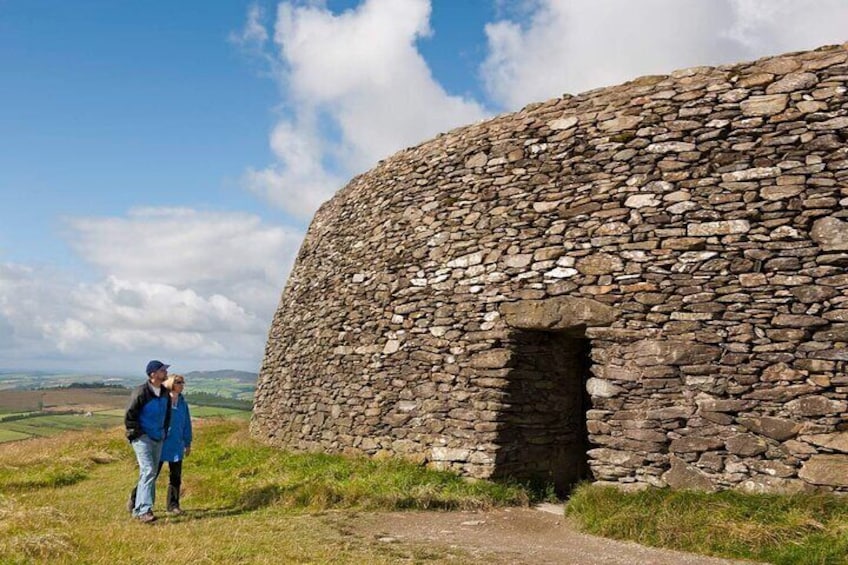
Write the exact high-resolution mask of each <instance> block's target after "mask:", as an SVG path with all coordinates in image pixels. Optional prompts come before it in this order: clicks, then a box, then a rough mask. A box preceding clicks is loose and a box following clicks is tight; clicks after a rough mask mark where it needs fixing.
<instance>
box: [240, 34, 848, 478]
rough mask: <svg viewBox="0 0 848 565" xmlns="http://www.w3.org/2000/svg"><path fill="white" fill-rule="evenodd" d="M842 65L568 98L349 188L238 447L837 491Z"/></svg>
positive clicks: (799, 61)
mask: <svg viewBox="0 0 848 565" xmlns="http://www.w3.org/2000/svg"><path fill="white" fill-rule="evenodd" d="M846 60H848V44H844V45H841V46H830V47H823V48H820V49H817V50H814V51H809V52H801V53H790V54H786V55H781V56H777V57H771V58H764V59H760V60H758V61H754V62H750V63H744V64H737V65H728V66H722V67H697V68H690V69H684V70H680V71H676V72H673V73H671V74H670V75H668V76H647V77H641V78H638V79H636V80H633V81H631V82H628V83H626V84H623V85H619V86H615V87H610V88H602V89H597V90H593V91H590V92H585V93H583V94H580V95H578V96H570V95H565V96H563V97H561V98H557V99H554V100H549V101H547V102H543V103H538V104H531V105H529V106H527V107H525V108H524V109H522V110H521V111H518V112H515V113H512V114H508V115H502V116H498V117H495V118H493V119H490V120H488V121H485V122H481V123H476V124H472V125H469V126H467V127H462V128H458V129H455V130H452V131H450V132H448V133H445V134H442V135H440V136H438V137H436V138H435V139H433V140H430V141H427V142H425V143H422V144H420V145H418V146H416V147H413V148H409V149H406V150H404V151H401V152H399V153H397V154H396V155H394V156H392V157H390V158H388V159H386V160H384V161H381V162H380V163H379V164H378V166H376V167H375V168H374V169H373V170H371V171H369V172H367V173H365V174H362V175H360V176H358V177H356V178H354V179H353V180H352V181H351V182H350V183H349V184H348V185H347V186H346V187H344V188H343V189H342V190H340V191H339V192H338V193H337V194H336V195H335V197H333V198H332V199H331V200H330V201H328V202H326V203H325V204H324V205H323V206H322V207H321V208H320V210H319V211H318V212H317V213H316V215H315V217H314V219H313V221H312V224H311V226H310V228H309V230H308V233H307V235H306V238H305V240H304V242H303V245H302V248H301V250H300V253H299V255H298V257H297V261H296V263H295V265H294V268H293V270H292V273H291V275H290V277H289V279H288V282H287V284H286V288H285V290H284V292H283V295H282V298H281V301H280V304H279V308H278V310H277V312H276V315H275V317H274V321H273V324H272V326H271V330H270V333H269V337H268V342H267V346H266V352H265V359H264V362H263V366H262V369H261V372H260V377H259V382H258V386H257V391H256V397H255V411H254V416H253V420H252V422H251V432H252V434H253V435H254V436H255V437H257V438H259V439H261V440H262V441H265V442H267V443H270V444H272V445H275V446H279V447H283V448H287V449H295V450H320V451H328V452H350V453H365V454H369V455H374V456H387V455H391V456H401V457H405V458H409V459H413V460H416V461H419V462H421V463H426V464H427V465H429V466H431V467H435V468H445V469H453V470H456V471H459V472H460V473H462V474H464V475H467V476H471V477H480V478H497V477H507V476H511V477H516V478H519V479H536V480H541V481H547V482H551V483H553V484H554V485H555V486H556V488H557V490H558V491H560V492H565V491H567V490H568V488H569V487H570V486H571V485H572V484H574V483H575V482H576V481H579V480H586V479H588V480H592V481H595V482H600V483H605V484H614V485H617V486H619V487H620V488H625V489H633V488H644V487H646V486H649V485H650V486H658V487H662V486H670V487H673V488H696V489H703V490H719V489H731V488H733V489H742V490H746V491H749V492H800V491H807V490H815V489H821V490H829V491H841V492H848V371H846V367H848V347H846V346H847V345H848V272H846V267H848V146H847V145H846V140H848V63H847V62H846ZM399 103H401V102H400V101H399Z"/></svg>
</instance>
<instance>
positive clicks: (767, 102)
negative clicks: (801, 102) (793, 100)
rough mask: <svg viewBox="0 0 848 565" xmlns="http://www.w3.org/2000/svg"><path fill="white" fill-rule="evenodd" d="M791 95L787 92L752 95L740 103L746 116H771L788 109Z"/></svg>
mask: <svg viewBox="0 0 848 565" xmlns="http://www.w3.org/2000/svg"><path fill="white" fill-rule="evenodd" d="M788 103H789V97H788V96H786V95H785V94H766V95H763V96H751V97H750V98H748V99H747V100H745V101H744V102H741V103H740V104H739V107H740V108H741V109H742V113H743V114H745V115H746V116H771V115H774V114H778V113H780V112H782V111H783V110H785V109H786V105H787V104H788Z"/></svg>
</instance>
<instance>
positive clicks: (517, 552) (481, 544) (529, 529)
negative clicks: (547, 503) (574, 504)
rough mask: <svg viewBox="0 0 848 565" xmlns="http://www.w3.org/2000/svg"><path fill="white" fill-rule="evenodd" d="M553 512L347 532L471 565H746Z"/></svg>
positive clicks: (368, 517)
mask: <svg viewBox="0 0 848 565" xmlns="http://www.w3.org/2000/svg"><path fill="white" fill-rule="evenodd" d="M557 508H559V509H561V507H554V508H550V507H549V508H547V510H548V511H543V510H540V509H532V508H508V509H499V510H492V511H485V512H482V511H481V512H392V513H381V514H361V515H358V516H357V517H356V519H354V520H351V521H350V522H348V523H347V529H348V530H349V532H350V533H353V534H355V535H358V536H362V537H363V538H365V539H368V540H375V541H379V542H382V543H386V544H403V545H407V544H413V545H416V544H425V545H426V546H427V547H429V548H430V549H432V550H434V551H438V550H440V549H443V550H447V552H448V553H449V554H450V553H452V552H455V551H456V550H459V551H462V552H464V553H465V554H466V555H467V556H468V557H470V558H472V559H473V560H474V561H475V562H480V563H483V562H485V563H492V564H495V563H498V564H506V563H509V564H525V563H526V564H534V565H537V564H548V563H550V564H554V563H555V564H557V565H566V564H579V565H596V564H597V565H601V564H603V565H619V564H620V565H640V564H650V565H728V564H739V563H748V564H750V563H751V562H747V561H732V560H726V559H717V558H712V557H703V556H699V555H693V554H689V553H682V552H678V551H670V550H665V549H654V548H649V547H644V546H641V545H638V544H635V543H632V542H621V541H614V540H610V539H606V538H601V537H596V536H590V535H586V534H582V533H579V532H578V531H577V530H576V529H575V528H574V527H573V526H571V525H570V524H569V523H568V520H567V519H566V518H565V517H564V516H563V515H562V513H561V511H560V512H559V513H558V514H555V513H553V512H555V511H556V510H557Z"/></svg>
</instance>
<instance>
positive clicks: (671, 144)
mask: <svg viewBox="0 0 848 565" xmlns="http://www.w3.org/2000/svg"><path fill="white" fill-rule="evenodd" d="M695 148H696V145H695V144H694V143H688V142H685V141H663V142H660V143H652V144H650V145H649V146H648V147H646V148H645V150H646V151H648V152H649V153H682V152H684V151H695Z"/></svg>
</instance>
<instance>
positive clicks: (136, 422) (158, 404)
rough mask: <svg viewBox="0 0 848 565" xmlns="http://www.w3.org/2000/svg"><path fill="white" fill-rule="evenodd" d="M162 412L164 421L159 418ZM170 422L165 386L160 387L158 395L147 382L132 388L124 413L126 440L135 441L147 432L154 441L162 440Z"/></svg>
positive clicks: (169, 404) (169, 409)
mask: <svg viewBox="0 0 848 565" xmlns="http://www.w3.org/2000/svg"><path fill="white" fill-rule="evenodd" d="M162 412H164V413H165V417H164V421H162V420H160V418H161V415H162ZM160 421H161V422H162V427H161V428H160V427H159V426H160ZM170 422H171V401H170V397H169V396H168V390H167V389H166V388H165V387H162V388H161V393H160V394H159V396H156V394H155V393H154V392H153V389H152V388H151V387H150V384H149V383H144V384H143V385H140V386H138V387H136V388H135V389H134V390H133V392H132V395H130V402H129V404H128V405H127V412H126V414H125V415H124V427H125V428H126V434H127V439H128V440H130V441H135V440H137V439H138V438H140V437H141V436H142V435H144V434H147V436H148V437H149V438H150V439H152V440H154V441H162V440H164V439H165V435H166V434H167V433H168V426H169V425H170Z"/></svg>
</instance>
